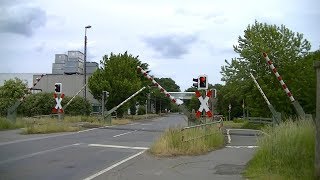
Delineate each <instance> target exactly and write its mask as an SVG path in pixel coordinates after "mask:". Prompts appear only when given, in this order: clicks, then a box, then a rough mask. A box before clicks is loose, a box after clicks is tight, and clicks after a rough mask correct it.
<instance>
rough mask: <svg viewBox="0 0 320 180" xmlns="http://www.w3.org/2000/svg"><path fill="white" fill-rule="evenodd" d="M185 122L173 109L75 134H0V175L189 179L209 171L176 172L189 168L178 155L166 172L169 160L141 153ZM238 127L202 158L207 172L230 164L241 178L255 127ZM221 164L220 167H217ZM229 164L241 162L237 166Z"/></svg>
mask: <svg viewBox="0 0 320 180" xmlns="http://www.w3.org/2000/svg"><path fill="white" fill-rule="evenodd" d="M185 125H186V122H185V119H184V117H183V116H182V115H177V114H176V115H174V114H173V115H169V116H167V117H161V118H157V119H154V120H147V121H139V122H137V123H133V124H129V125H122V126H113V127H105V128H96V129H90V130H86V131H80V132H75V133H62V134H57V135H48V136H43V135H41V136H39V137H34V136H33V137H31V138H21V139H18V140H13V139H12V138H11V139H10V138H7V139H10V141H6V142H1V137H0V179H1V180H2V179H6V180H7V179H25V180H28V179H32V180H33V179H55V180H56V179H86V180H90V179H139V180H141V179H151V178H156V179H157V177H159V179H172V178H175V177H177V178H178V179H179V178H181V179H190V177H193V179H194V177H197V175H200V177H201V176H207V175H208V171H206V168H204V169H202V171H206V172H207V174H203V173H200V172H199V171H196V170H194V168H191V169H193V170H190V171H186V172H185V173H183V172H182V173H181V172H179V174H178V175H177V174H176V172H178V171H180V170H179V168H182V169H183V170H184V171H185V170H188V166H187V165H184V166H181V165H177V164H179V163H181V159H180V160H179V159H178V160H172V159H169V162H171V163H172V166H174V167H175V168H173V169H174V172H173V173H172V172H171V169H169V171H167V170H168V169H166V167H167V165H168V164H167V162H166V159H164V161H158V164H157V162H156V161H157V159H155V158H153V157H151V156H149V155H148V154H147V153H144V152H145V151H146V149H148V147H150V145H151V143H152V142H153V141H154V140H155V139H156V138H157V137H158V136H159V135H160V134H161V132H163V131H164V130H165V129H166V128H168V127H175V126H185ZM239 131H240V132H241V133H244V134H243V135H239V132H238V133H236V135H232V133H234V132H237V131H236V130H230V131H229V136H230V138H231V140H230V143H229V144H228V146H227V147H226V148H224V149H222V150H218V151H215V152H214V153H217V152H218V153H219V155H218V156H216V155H214V159H213V160H212V161H204V163H212V162H214V163H213V164H211V165H210V167H211V166H212V167H211V170H210V171H209V172H210V173H212V168H213V169H214V168H218V169H215V170H214V173H218V174H217V175H219V173H220V175H221V173H222V175H221V176H224V175H223V173H224V171H225V170H226V169H230V168H231V169H234V171H235V172H236V173H235V174H234V172H231V175H232V177H233V176H234V175H236V176H235V177H236V178H241V175H239V174H240V170H242V169H243V166H244V164H245V163H246V162H247V161H248V160H249V159H250V158H251V156H252V154H253V152H254V149H255V142H256V137H255V136H254V134H255V133H254V132H251V131H250V132H248V133H245V132H244V131H243V130H239ZM250 133H253V134H252V135H251V134H250ZM248 134H250V135H248ZM233 136H234V137H233ZM251 146H252V147H251ZM220 151H221V152H220ZM210 154H212V153H210ZM210 154H209V155H210ZM238 155H240V156H241V157H238ZM206 156H208V155H205V156H198V157H184V158H187V159H183V158H182V161H183V162H187V161H195V160H196V159H197V158H200V159H201V158H203V159H205V160H208V159H210V157H206ZM217 157H218V159H217ZM219 157H220V158H219ZM201 162H202V161H201V160H200V161H199V163H200V164H201ZM228 162H229V163H228ZM159 163H160V164H159ZM162 163H163V164H162ZM169 164H170V163H169ZM187 164H188V163H187ZM191 164H192V163H191ZM193 165H194V164H193ZM213 165H214V167H213ZM220 165H222V166H221V167H220V169H219V166H220ZM233 165H239V167H238V166H233ZM160 167H162V168H163V171H161V172H160V173H159V172H158V171H154V169H156V170H159V169H161V168H160ZM189 168H190V167H189ZM152 170H153V171H152ZM198 170H199V168H198ZM191 172H193V176H188V173H191ZM210 173H209V174H210ZM119 174H120V176H119ZM226 174H229V175H230V172H226ZM220 175H219V176H220ZM141 177H142V178H141ZM208 177H209V176H208ZM200 179H206V178H205V177H203V178H200Z"/></svg>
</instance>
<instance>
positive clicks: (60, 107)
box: [52, 93, 64, 113]
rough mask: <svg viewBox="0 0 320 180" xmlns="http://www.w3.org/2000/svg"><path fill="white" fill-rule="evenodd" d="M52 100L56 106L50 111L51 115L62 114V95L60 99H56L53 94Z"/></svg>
mask: <svg viewBox="0 0 320 180" xmlns="http://www.w3.org/2000/svg"><path fill="white" fill-rule="evenodd" d="M53 97H54V99H55V100H56V103H57V104H56V106H55V107H54V108H53V109H52V112H53V113H57V112H60V113H63V108H62V106H61V101H62V99H63V98H64V94H61V96H60V98H59V97H58V95H57V94H56V93H54V94H53Z"/></svg>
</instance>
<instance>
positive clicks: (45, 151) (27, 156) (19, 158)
mask: <svg viewBox="0 0 320 180" xmlns="http://www.w3.org/2000/svg"><path fill="white" fill-rule="evenodd" d="M78 145H80V143H76V144H70V145H66V146H61V147H57V148H53V149H48V150H44V151H40V152H36V153H32V154H27V155H24V156H20V157H16V158H12V159H7V160H4V161H0V164H5V163H10V162H14V161H19V160H22V159H27V158H31V157H33V156H36V155H41V154H45V153H48V152H54V151H58V150H61V149H66V148H68V147H72V146H78Z"/></svg>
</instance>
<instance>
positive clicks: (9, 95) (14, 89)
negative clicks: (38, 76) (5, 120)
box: [0, 78, 27, 116]
mask: <svg viewBox="0 0 320 180" xmlns="http://www.w3.org/2000/svg"><path fill="white" fill-rule="evenodd" d="M26 87H27V84H26V83H24V82H22V80H20V79H18V78H15V79H10V80H6V81H5V82H4V85H3V86H0V116H6V115H7V110H8V108H9V107H11V106H12V105H14V103H15V102H16V101H17V100H18V99H19V98H21V97H23V95H24V94H25V93H27V89H26Z"/></svg>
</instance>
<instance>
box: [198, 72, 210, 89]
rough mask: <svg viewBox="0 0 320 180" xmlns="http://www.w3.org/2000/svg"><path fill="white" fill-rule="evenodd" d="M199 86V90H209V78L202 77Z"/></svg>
mask: <svg viewBox="0 0 320 180" xmlns="http://www.w3.org/2000/svg"><path fill="white" fill-rule="evenodd" d="M198 84H199V87H198V89H199V90H201V89H204V90H206V89H208V76H207V75H200V76H199V83H198Z"/></svg>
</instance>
